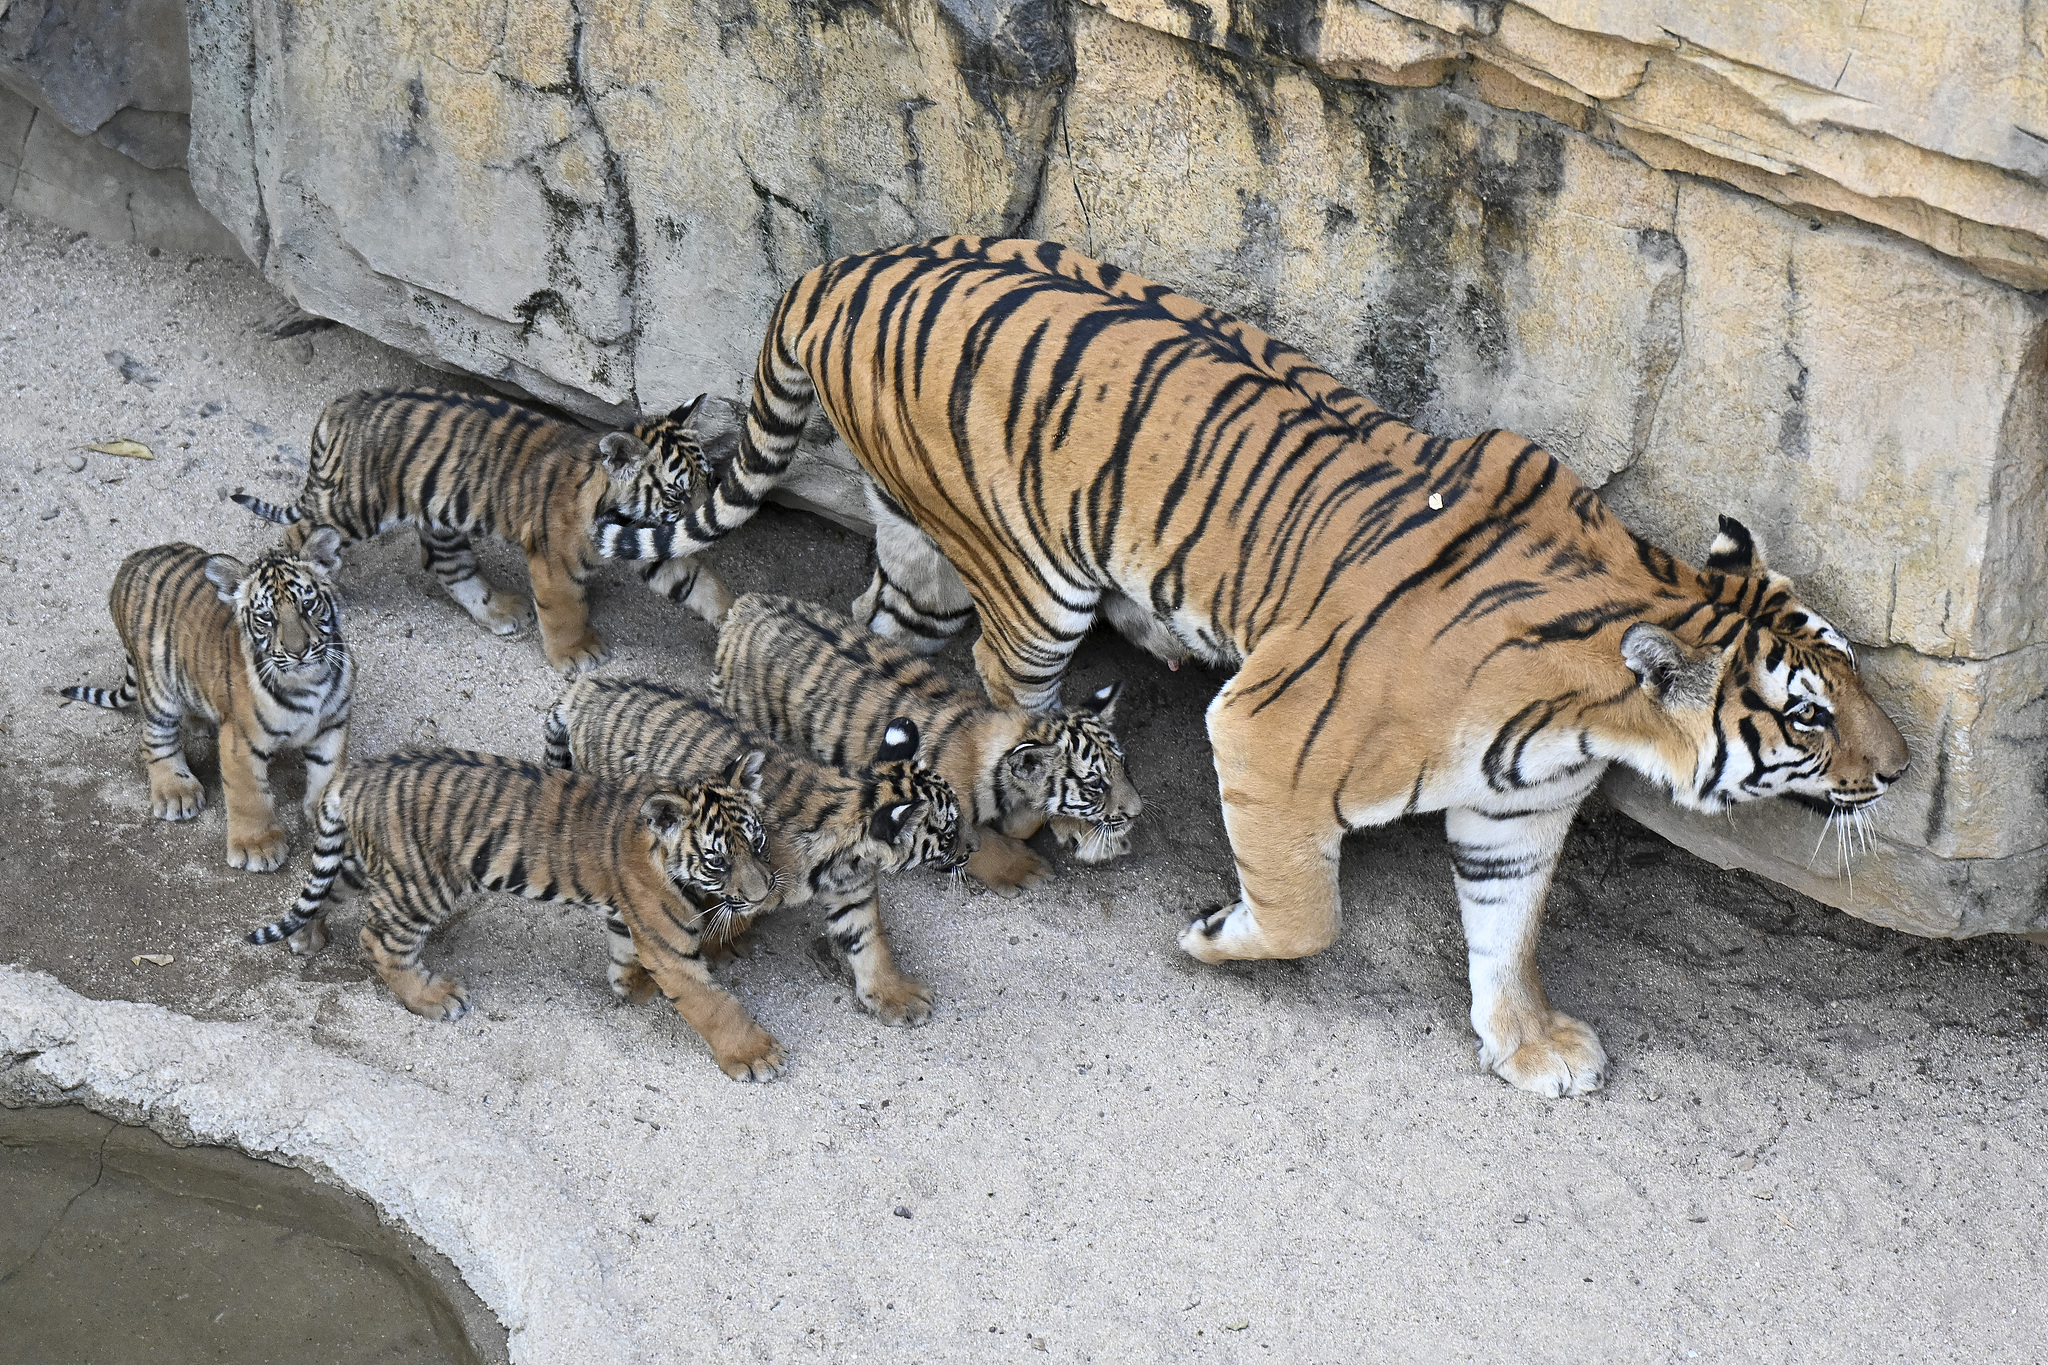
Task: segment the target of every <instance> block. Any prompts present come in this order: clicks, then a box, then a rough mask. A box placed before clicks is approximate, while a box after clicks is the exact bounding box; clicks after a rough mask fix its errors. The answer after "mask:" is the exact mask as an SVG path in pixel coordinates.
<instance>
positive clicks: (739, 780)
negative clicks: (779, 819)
mask: <svg viewBox="0 0 2048 1365" xmlns="http://www.w3.org/2000/svg"><path fill="white" fill-rule="evenodd" d="M762 761H763V760H762V756H761V754H760V753H759V752H758V751H756V752H754V753H750V754H748V755H747V756H746V757H745V758H742V759H740V760H739V761H738V762H737V763H735V764H733V765H732V767H731V768H730V769H728V770H727V771H726V772H725V773H724V774H722V775H721V776H720V777H718V778H717V779H715V780H713V781H710V782H698V783H694V784H692V785H690V786H688V787H685V788H683V789H682V790H681V791H674V792H656V793H655V794H654V795H652V796H650V797H648V798H647V800H646V801H645V802H643V803H642V804H641V806H640V815H641V818H642V819H644V820H646V822H647V828H648V832H649V833H651V834H652V835H653V836H654V847H653V857H654V861H655V865H656V867H657V868H658V869H659V870H660V872H661V874H662V875H663V876H664V877H667V878H668V880H669V882H670V883H671V884H672V885H673V886H674V887H675V888H676V891H677V892H678V893H679V894H680V895H681V896H682V898H683V900H684V901H685V902H686V903H687V904H688V905H689V906H690V907H691V908H692V909H694V910H695V911H696V912H697V918H696V920H694V921H692V926H691V927H693V928H696V929H697V930H699V932H701V933H703V934H705V935H706V936H707V937H709V938H710V939H712V940H713V941H717V940H720V939H723V938H726V937H729V936H730V935H731V934H732V933H736V932H737V931H738V930H739V929H741V928H744V927H745V926H746V924H747V922H748V921H750V920H751V919H752V918H753V917H754V916H755V915H756V914H757V913H759V911H760V910H761V908H762V907H763V906H764V905H765V904H766V903H767V901H768V900H769V898H770V897H771V896H773V895H774V894H775V892H776V891H777V890H778V889H779V887H778V884H777V882H776V878H775V872H774V869H773V868H771V867H770V866H769V863H768V834H767V831H766V830H764V829H763V828H762V827H761V795H760V793H761V764H762Z"/></svg>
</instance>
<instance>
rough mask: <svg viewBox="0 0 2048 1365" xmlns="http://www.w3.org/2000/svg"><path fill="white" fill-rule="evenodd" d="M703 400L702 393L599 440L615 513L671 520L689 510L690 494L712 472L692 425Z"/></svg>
mask: <svg viewBox="0 0 2048 1365" xmlns="http://www.w3.org/2000/svg"><path fill="white" fill-rule="evenodd" d="M703 401H704V395H703V394H701V393H700V394H698V395H697V396H696V397H695V398H693V399H691V400H690V401H689V402H687V403H685V404H683V405H682V406H681V407H678V408H677V409H675V411H673V412H671V413H669V414H668V415H667V416H665V417H657V418H655V419H653V420H652V421H647V422H642V423H640V424H639V425H638V426H635V427H634V428H633V429H632V430H631V431H629V432H628V431H615V432H612V433H611V434H610V435H608V436H606V437H605V438H604V439H603V440H602V441H599V442H598V445H597V449H598V454H599V456H600V457H601V458H602V459H603V461H604V467H605V472H606V473H607V474H608V475H610V477H611V499H610V501H611V504H612V509H613V511H614V513H615V514H616V515H617V516H619V517H620V518H622V519H624V520H627V521H637V522H653V523H659V524H661V525H673V524H675V523H676V522H678V521H680V520H681V519H682V517H683V514H684V513H685V512H688V511H689V510H690V500H691V498H693V497H694V496H695V495H696V492H697V489H698V488H699V487H700V486H701V485H703V484H704V483H705V482H707V481H708V479H709V475H710V464H709V462H708V460H707V458H706V456H705V454H704V446H703V444H702V442H700V441H699V440H698V439H697V428H696V426H695V425H694V419H695V417H696V415H697V408H698V405H699V404H701V403H702V402H703Z"/></svg>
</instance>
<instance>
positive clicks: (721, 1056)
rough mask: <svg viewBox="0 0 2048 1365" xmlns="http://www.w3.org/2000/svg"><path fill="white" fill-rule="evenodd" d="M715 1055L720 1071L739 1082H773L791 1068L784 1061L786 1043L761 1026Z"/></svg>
mask: <svg viewBox="0 0 2048 1365" xmlns="http://www.w3.org/2000/svg"><path fill="white" fill-rule="evenodd" d="M715 1056H716V1057H717V1060H718V1069H719V1070H720V1071H723V1072H724V1073H725V1074H726V1075H728V1076H730V1077H732V1078H733V1079H734V1080H736V1081H772V1080H774V1079H775V1078H776V1077H777V1076H780V1075H781V1074H782V1069H783V1067H784V1066H786V1065H788V1063H786V1062H784V1061H783V1059H782V1044H780V1043H778V1042H776V1041H775V1040H774V1039H773V1038H771V1037H770V1036H769V1035H768V1032H767V1030H765V1029H763V1028H760V1027H759V1026H756V1027H755V1028H754V1029H753V1032H752V1036H751V1037H749V1038H747V1039H746V1040H745V1041H744V1042H742V1043H739V1044H737V1045H728V1046H726V1047H724V1048H721V1049H720V1050H719V1051H718V1052H717V1053H716V1054H715Z"/></svg>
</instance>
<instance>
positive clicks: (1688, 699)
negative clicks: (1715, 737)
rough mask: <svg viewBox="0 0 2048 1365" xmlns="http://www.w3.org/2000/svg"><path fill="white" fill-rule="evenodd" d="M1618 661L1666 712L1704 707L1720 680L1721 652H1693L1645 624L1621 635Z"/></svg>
mask: <svg viewBox="0 0 2048 1365" xmlns="http://www.w3.org/2000/svg"><path fill="white" fill-rule="evenodd" d="M1621 661H1622V662H1623V663H1624V664H1627V665H1628V671H1629V672H1631V673H1633V674H1635V675H1636V682H1637V683H1638V684H1640V685H1641V686H1642V688H1643V690H1645V691H1647V692H1648V693H1649V694H1650V695H1651V696H1653V697H1655V698H1656V699H1657V701H1658V702H1659V703H1660V704H1661V705H1662V706H1663V707H1664V709H1666V710H1667V711H1676V710H1682V709H1689V708H1695V707H1700V706H1705V705H1707V704H1708V703H1709V702H1711V701H1712V700H1713V699H1714V689H1715V687H1716V686H1718V685H1719V684H1720V681H1721V651H1719V650H1717V649H1714V648H1712V647H1711V646H1707V645H1702V646H1700V647H1699V648H1697V649H1695V648H1694V647H1693V646H1691V645H1688V644H1687V643H1685V641H1683V640H1681V639H1679V638H1678V637H1677V636H1676V635H1673V634H1672V633H1671V632H1670V631H1668V630H1666V629H1664V628H1663V627H1662V626H1653V625H1651V624H1649V623H1648V622H1647V621H1638V622H1637V623H1636V624H1635V625H1632V626H1630V627H1629V628H1628V629H1627V630H1626V631H1624V632H1623V633H1622V637H1621Z"/></svg>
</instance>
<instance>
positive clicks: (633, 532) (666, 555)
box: [595, 514, 690, 560]
mask: <svg viewBox="0 0 2048 1365" xmlns="http://www.w3.org/2000/svg"><path fill="white" fill-rule="evenodd" d="M595 531H596V536H595V539H596V541H597V552H598V553H599V554H600V555H602V556H604V557H605V558H606V559H657V560H658V559H674V558H675V557H676V556H677V555H679V554H688V553H689V551H688V550H686V549H682V548H680V547H682V546H685V545H688V544H689V543H690V541H689V537H688V536H687V535H685V534H684V532H683V529H682V528H681V527H680V526H650V525H648V524H647V523H646V522H640V521H627V520H625V519H623V518H621V517H616V516H612V515H610V514H606V515H604V516H601V517H599V518H598V519H597V526H596V527H595Z"/></svg>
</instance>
